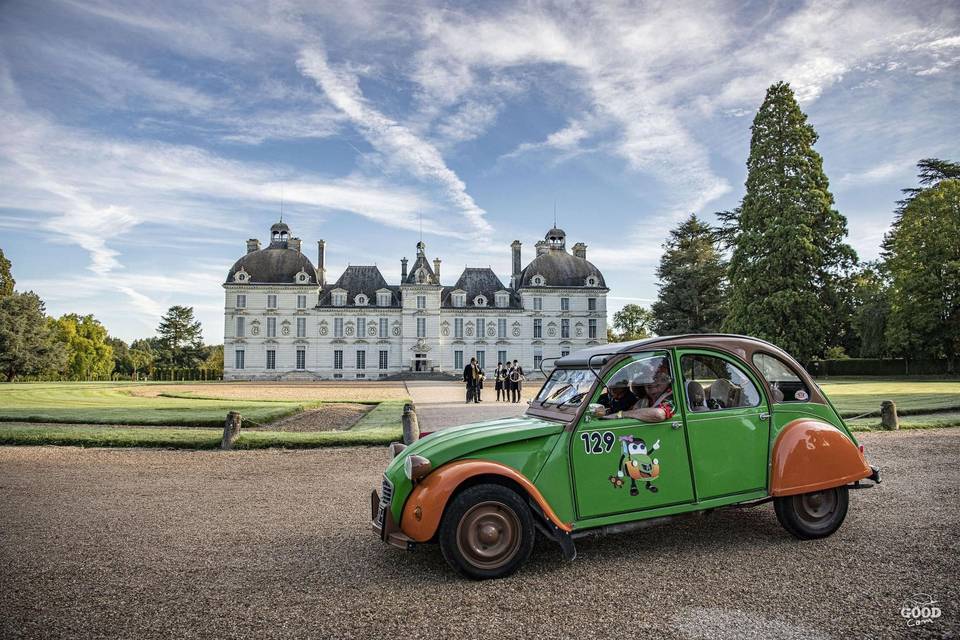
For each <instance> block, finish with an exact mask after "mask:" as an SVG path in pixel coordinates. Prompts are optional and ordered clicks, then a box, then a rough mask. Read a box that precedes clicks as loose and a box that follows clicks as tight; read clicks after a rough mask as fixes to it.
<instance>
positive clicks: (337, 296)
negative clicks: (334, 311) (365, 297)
mask: <svg viewBox="0 0 960 640" xmlns="http://www.w3.org/2000/svg"><path fill="white" fill-rule="evenodd" d="M345 304H347V294H346V293H343V292H342V291H338V292H336V293H334V294H333V306H335V307H342V306H344V305H345Z"/></svg>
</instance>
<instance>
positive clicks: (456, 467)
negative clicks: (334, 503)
mask: <svg viewBox="0 0 960 640" xmlns="http://www.w3.org/2000/svg"><path fill="white" fill-rule="evenodd" d="M479 475H494V476H501V477H504V478H509V479H510V480H513V481H514V482H516V483H517V484H519V485H520V486H521V487H523V489H524V491H526V492H527V494H528V495H529V496H530V498H532V499H533V501H534V502H536V503H537V505H538V506H539V507H540V509H541V510H542V511H543V513H544V515H546V516H547V518H549V519H550V521H551V522H552V523H553V524H555V525H556V526H557V527H558V528H559V529H561V530H563V531H571V530H572V529H573V527H571V526H570V525H569V524H566V523H564V522H562V521H561V520H560V518H559V517H557V514H556V513H554V511H553V509H552V508H550V505H549V504H548V503H547V501H546V499H545V498H544V497H543V495H542V494H541V493H540V491H539V490H538V489H537V488H536V487H535V486H534V485H533V483H532V482H530V480H528V479H527V477H526V476H524V475H523V474H522V473H520V472H519V471H517V470H516V469H514V468H513V467H508V466H507V465H505V464H500V463H499V462H492V461H489V460H458V461H457V462H451V463H450V464H446V465H444V466H442V467H440V468H439V469H437V470H436V471H433V472H432V473H430V474H429V475H428V476H427V477H426V479H424V480H423V482H421V483H419V484H418V485H417V486H416V487H414V488H413V491H412V492H411V493H410V497H409V498H407V502H406V504H405V505H404V506H403V515H402V516H401V518H400V529H401V531H403V532H404V533H405V534H407V535H408V536H410V537H411V538H413V539H414V540H416V541H417V542H426V541H427V540H430V539H431V538H433V536H434V534H435V533H436V532H437V527H439V526H440V518H441V517H442V516H443V510H444V509H445V508H446V506H447V501H448V500H449V499H450V496H451V495H453V492H454V491H456V489H457V487H459V486H460V485H461V484H462V483H463V482H464V481H465V480H468V479H470V478H473V477H475V476H479Z"/></svg>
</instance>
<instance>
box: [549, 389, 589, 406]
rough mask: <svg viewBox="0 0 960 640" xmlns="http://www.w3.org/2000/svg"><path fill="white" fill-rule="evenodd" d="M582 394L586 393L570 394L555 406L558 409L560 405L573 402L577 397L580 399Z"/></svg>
mask: <svg viewBox="0 0 960 640" xmlns="http://www.w3.org/2000/svg"><path fill="white" fill-rule="evenodd" d="M584 395H586V394H583V393H575V394H573V395H572V396H570V397H569V398H568V399H566V400H564V401H563V402H561V403H559V404H558V405H557V406H556V407H555V408H557V409H559V408H560V407H562V406H563V405H565V404H567V403H568V402H573V401H574V400H576V399H578V398H579V399H580V400H581V401H582V400H583V396H584Z"/></svg>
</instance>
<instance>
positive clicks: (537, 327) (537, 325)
mask: <svg viewBox="0 0 960 640" xmlns="http://www.w3.org/2000/svg"><path fill="white" fill-rule="evenodd" d="M533 337H534V338H542V337H543V320H541V319H540V318H534V319H533Z"/></svg>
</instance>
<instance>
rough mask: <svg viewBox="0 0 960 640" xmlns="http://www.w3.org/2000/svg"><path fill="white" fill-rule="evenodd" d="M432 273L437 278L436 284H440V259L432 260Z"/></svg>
mask: <svg viewBox="0 0 960 640" xmlns="http://www.w3.org/2000/svg"><path fill="white" fill-rule="evenodd" d="M433 273H434V275H435V276H437V284H440V258H434V259H433Z"/></svg>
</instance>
